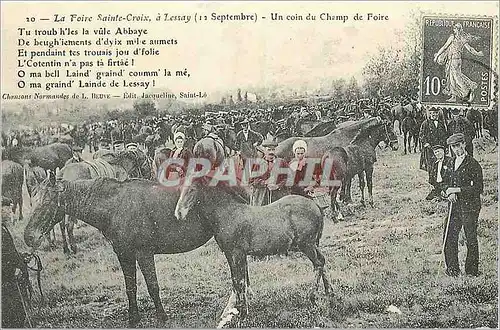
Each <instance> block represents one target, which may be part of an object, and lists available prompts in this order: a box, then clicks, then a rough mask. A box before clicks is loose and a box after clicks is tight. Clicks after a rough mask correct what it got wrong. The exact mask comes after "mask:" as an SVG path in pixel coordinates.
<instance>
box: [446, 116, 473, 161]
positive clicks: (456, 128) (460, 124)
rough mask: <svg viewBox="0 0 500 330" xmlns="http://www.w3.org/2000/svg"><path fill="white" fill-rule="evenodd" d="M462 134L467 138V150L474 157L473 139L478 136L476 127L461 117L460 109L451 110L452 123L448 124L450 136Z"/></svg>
mask: <svg viewBox="0 0 500 330" xmlns="http://www.w3.org/2000/svg"><path fill="white" fill-rule="evenodd" d="M457 133H462V134H463V135H464V137H465V150H466V151H467V153H468V154H469V156H471V157H474V154H473V152H474V147H473V144H472V139H474V136H475V134H476V132H475V130H474V126H473V125H472V124H471V122H470V121H469V120H468V119H467V118H465V117H463V116H461V115H460V109H452V110H451V121H450V122H449V123H448V136H452V135H453V134H457Z"/></svg>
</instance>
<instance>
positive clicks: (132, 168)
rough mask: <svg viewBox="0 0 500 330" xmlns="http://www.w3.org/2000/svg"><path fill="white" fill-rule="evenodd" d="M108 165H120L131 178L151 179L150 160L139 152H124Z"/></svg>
mask: <svg viewBox="0 0 500 330" xmlns="http://www.w3.org/2000/svg"><path fill="white" fill-rule="evenodd" d="M110 163H118V164H120V165H122V166H123V167H124V168H125V170H126V171H127V173H128V175H129V176H130V177H131V178H143V179H151V173H152V172H151V163H152V162H151V160H150V158H149V157H148V155H146V154H145V153H144V152H142V151H140V150H124V151H122V152H120V154H119V155H118V157H117V159H116V160H113V161H112V162H110Z"/></svg>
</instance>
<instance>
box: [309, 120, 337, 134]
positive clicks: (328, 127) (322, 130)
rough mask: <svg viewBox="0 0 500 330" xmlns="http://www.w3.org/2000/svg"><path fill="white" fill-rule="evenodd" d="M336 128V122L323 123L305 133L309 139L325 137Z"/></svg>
mask: <svg viewBox="0 0 500 330" xmlns="http://www.w3.org/2000/svg"><path fill="white" fill-rule="evenodd" d="M335 128H336V124H335V120H329V121H326V122H321V123H319V124H317V125H316V126H314V127H313V128H311V129H310V130H309V131H307V132H306V133H304V136H307V137H316V136H324V135H327V134H328V133H329V132H331V131H332V130H334V129H335Z"/></svg>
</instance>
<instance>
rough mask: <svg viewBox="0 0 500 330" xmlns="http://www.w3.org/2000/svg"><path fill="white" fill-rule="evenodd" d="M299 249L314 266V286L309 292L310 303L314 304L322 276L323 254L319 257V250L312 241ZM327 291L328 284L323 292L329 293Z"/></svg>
mask: <svg viewBox="0 0 500 330" xmlns="http://www.w3.org/2000/svg"><path fill="white" fill-rule="evenodd" d="M300 250H301V251H302V252H303V253H304V254H305V255H306V256H307V257H308V258H309V260H311V262H312V264H313V267H314V273H315V280H314V286H313V288H312V290H311V292H310V293H309V299H310V300H311V303H312V304H316V294H317V292H318V291H319V283H320V281H321V279H322V278H323V273H324V266H325V258H324V257H323V255H321V257H320V256H319V255H320V254H318V252H319V250H318V249H317V247H316V245H314V244H313V243H307V244H304V245H302V246H300ZM327 288H328V289H327ZM329 291H330V286H327V287H325V293H329Z"/></svg>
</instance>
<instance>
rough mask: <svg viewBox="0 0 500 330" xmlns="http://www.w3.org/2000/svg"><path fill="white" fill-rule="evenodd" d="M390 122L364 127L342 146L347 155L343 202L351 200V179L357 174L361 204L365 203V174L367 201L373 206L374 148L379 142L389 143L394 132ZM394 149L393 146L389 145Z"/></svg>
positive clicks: (375, 159) (393, 136)
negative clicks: (347, 143)
mask: <svg viewBox="0 0 500 330" xmlns="http://www.w3.org/2000/svg"><path fill="white" fill-rule="evenodd" d="M390 128H392V123H391V122H382V123H379V124H377V125H375V126H373V127H370V128H368V129H364V130H362V131H360V132H359V134H358V135H357V136H356V137H355V138H354V139H353V141H352V142H351V143H350V144H349V145H347V146H345V147H344V149H345V151H346V152H347V155H348V157H349V158H348V167H347V178H346V184H345V185H344V187H343V192H342V199H343V201H344V203H350V202H352V199H351V181H352V178H353V177H354V176H355V175H357V176H358V180H359V189H360V190H361V204H362V205H365V194H364V190H365V175H366V186H367V188H368V203H369V204H370V205H371V206H373V164H374V163H375V162H376V161H377V155H376V152H375V149H376V148H377V146H378V145H379V143H380V142H382V141H384V142H385V144H386V145H390V144H391V141H392V140H394V138H395V134H394V131H393V130H392V129H390ZM391 147H392V149H393V150H394V146H391Z"/></svg>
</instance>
